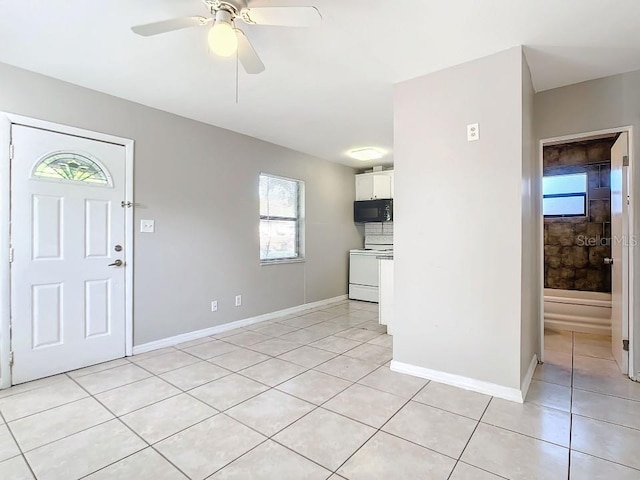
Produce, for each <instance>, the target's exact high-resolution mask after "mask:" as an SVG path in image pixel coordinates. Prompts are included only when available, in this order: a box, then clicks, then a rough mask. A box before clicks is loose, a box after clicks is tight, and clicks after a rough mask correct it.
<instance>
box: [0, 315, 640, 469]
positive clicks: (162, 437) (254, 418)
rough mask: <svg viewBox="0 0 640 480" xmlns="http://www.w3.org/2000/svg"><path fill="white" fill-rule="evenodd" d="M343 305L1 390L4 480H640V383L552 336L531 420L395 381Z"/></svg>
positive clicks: (374, 331)
mask: <svg viewBox="0 0 640 480" xmlns="http://www.w3.org/2000/svg"><path fill="white" fill-rule="evenodd" d="M376 318H377V306H376V305H371V304H367V303H358V302H341V303H338V304H334V305H330V306H326V307H323V308H318V309H314V310H309V311H306V312H302V314H300V315H287V316H285V317H282V318H279V319H277V320H274V321H268V322H262V323H259V324H255V325H252V326H249V327H246V328H242V329H238V330H235V331H229V332H224V333H222V334H219V335H215V336H213V337H207V338H203V339H198V340H194V341H192V342H188V343H185V344H182V345H178V346H176V347H172V348H164V349H161V350H157V351H154V352H149V353H145V354H143V355H137V356H134V357H131V358H128V359H120V360H115V361H113V362H108V363H105V364H101V365H96V366H93V367H89V368H85V369H82V370H77V371H74V372H70V373H68V374H64V375H58V376H56V377H51V378H46V379H43V380H39V381H35V382H31V383H27V384H23V385H19V386H16V387H13V388H11V389H8V390H3V391H0V414H1V415H0V479H3V480H4V479H12V480H14V479H15V480H18V479H33V478H34V477H36V478H38V479H47V480H48V479H51V480H56V479H64V480H70V479H76V478H89V479H92V480H96V479H116V480H117V479H127V480H129V479H136V480H163V479H176V480H177V479H184V478H192V479H198V480H201V479H205V478H210V479H217V480H220V479H257V480H272V479H273V480H315V479H318V480H320V479H329V478H331V479H332V480H340V479H345V478H346V479H351V480H376V479H384V480H387V479H399V480H405V479H407V480H408V479H414V478H415V479H432V480H439V479H442V480H446V479H449V480H471V479H473V480H491V479H500V478H507V479H514V480H519V479H544V480H555V479H563V480H564V479H567V478H571V479H575V480H590V479H594V480H597V479H606V480H617V479H620V480H631V479H636V480H637V479H640V455H638V445H640V384H636V383H633V382H631V381H629V380H625V379H624V377H623V376H622V375H620V374H619V373H618V371H617V367H616V365H615V362H614V361H613V360H612V358H611V354H610V348H609V345H610V339H609V338H608V337H599V336H595V335H583V334H571V333H569V332H553V331H549V332H548V333H547V335H546V344H547V350H546V357H547V358H546V363H545V364H544V365H541V366H539V367H538V369H537V370H536V373H535V378H534V380H533V382H532V385H531V388H530V391H529V395H528V398H527V402H526V403H525V404H524V405H519V404H515V403H511V402H506V401H503V400H500V399H496V398H491V397H489V396H486V395H481V394H478V393H474V392H469V391H465V390H460V389H457V388H454V387H449V386H447V385H442V384H438V383H436V382H427V381H425V380H421V379H419V378H415V377H410V376H407V375H402V374H398V373H395V372H392V371H391V370H390V369H389V366H388V364H389V361H390V360H391V345H392V339H391V338H390V337H389V336H388V335H386V334H385V329H384V327H381V326H380V325H378V322H377V320H376Z"/></svg>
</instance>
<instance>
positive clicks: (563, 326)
mask: <svg viewBox="0 0 640 480" xmlns="http://www.w3.org/2000/svg"><path fill="white" fill-rule="evenodd" d="M544 325H545V327H550V328H555V329H559V330H572V331H574V332H584V333H600V334H604V335H611V294H610V293H598V292H580V291H577V290H559V289H554V288H545V289H544Z"/></svg>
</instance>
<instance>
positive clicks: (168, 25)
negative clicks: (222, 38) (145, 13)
mask: <svg viewBox="0 0 640 480" xmlns="http://www.w3.org/2000/svg"><path fill="white" fill-rule="evenodd" d="M210 21H211V19H210V18H207V17H183V18H173V19H171V20H163V21H161V22H154V23H147V24H145V25H137V26H135V27H131V30H132V31H133V33H137V34H138V35H142V36H143V37H149V36H151V35H158V34H160V33H167V32H172V31H174V30H181V29H183V28H189V27H200V26H202V25H206V24H207V23H209V22H210Z"/></svg>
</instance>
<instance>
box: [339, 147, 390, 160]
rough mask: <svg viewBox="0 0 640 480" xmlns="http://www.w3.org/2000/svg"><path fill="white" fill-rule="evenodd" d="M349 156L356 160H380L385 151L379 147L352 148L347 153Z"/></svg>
mask: <svg viewBox="0 0 640 480" xmlns="http://www.w3.org/2000/svg"><path fill="white" fill-rule="evenodd" d="M347 155H349V157H351V158H353V159H354V160H360V161H361V162H367V161H369V160H380V159H381V158H382V157H384V152H383V151H382V150H378V149H377V148H373V147H367V148H358V149H356V150H351V151H350V152H349V153H347Z"/></svg>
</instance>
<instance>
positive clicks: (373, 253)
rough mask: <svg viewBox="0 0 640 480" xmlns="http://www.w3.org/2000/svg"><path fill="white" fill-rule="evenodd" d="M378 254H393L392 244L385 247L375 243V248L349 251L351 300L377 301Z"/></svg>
mask: <svg viewBox="0 0 640 480" xmlns="http://www.w3.org/2000/svg"><path fill="white" fill-rule="evenodd" d="M366 246H367V247H368V246H369V245H366ZM380 255H393V245H391V246H389V245H387V246H386V248H383V246H381V245H377V246H376V247H375V248H364V249H354V250H350V251H349V298H350V299H351V300H364V301H365V302H375V303H378V301H379V293H378V286H379V271H378V269H379V260H378V257H379V256H380Z"/></svg>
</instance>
